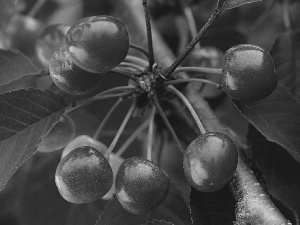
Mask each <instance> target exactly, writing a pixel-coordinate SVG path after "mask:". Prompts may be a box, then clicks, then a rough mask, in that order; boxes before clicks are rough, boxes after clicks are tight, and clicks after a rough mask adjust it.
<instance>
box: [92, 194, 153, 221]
mask: <svg viewBox="0 0 300 225" xmlns="http://www.w3.org/2000/svg"><path fill="white" fill-rule="evenodd" d="M147 219H148V215H147V214H142V215H134V214H131V213H129V212H127V211H126V210H125V209H123V207H122V205H121V204H120V203H119V202H118V200H117V199H116V198H114V199H113V200H111V201H110V202H109V203H108V204H107V206H106V208H105V210H104V211H103V213H102V214H101V215H100V217H99V219H98V220H97V222H96V224H95V225H120V224H122V225H138V224H143V223H146V221H147Z"/></svg>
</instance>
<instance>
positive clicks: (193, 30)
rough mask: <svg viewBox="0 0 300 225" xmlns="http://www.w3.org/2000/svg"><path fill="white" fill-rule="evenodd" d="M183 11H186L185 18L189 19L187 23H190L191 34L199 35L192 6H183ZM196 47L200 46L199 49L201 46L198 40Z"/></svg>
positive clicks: (193, 35)
mask: <svg viewBox="0 0 300 225" xmlns="http://www.w3.org/2000/svg"><path fill="white" fill-rule="evenodd" d="M183 13H184V16H185V18H186V20H187V23H188V25H189V30H190V33H191V36H192V37H195V36H196V35H197V32H198V29H197V25H196V22H195V18H194V15H193V11H192V9H191V7H190V6H188V5H184V6H183ZM195 48H198V49H200V48H201V45H200V42H198V43H197V44H196V45H195Z"/></svg>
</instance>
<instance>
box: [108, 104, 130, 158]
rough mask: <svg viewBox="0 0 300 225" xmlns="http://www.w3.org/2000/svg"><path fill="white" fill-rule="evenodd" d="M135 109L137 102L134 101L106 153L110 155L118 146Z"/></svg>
mask: <svg viewBox="0 0 300 225" xmlns="http://www.w3.org/2000/svg"><path fill="white" fill-rule="evenodd" d="M134 109H135V102H133V104H132V105H131V107H130V109H129V110H128V112H127V114H126V116H125V118H124V120H123V122H122V124H121V126H120V128H119V130H118V132H117V134H116V136H115V137H114V139H113V141H112V142H111V144H110V146H109V147H108V149H107V151H106V153H105V154H106V155H109V154H110V153H111V152H112V150H113V149H114V147H115V146H116V144H117V142H118V140H119V138H120V136H121V134H122V132H123V131H124V128H125V126H126V125H127V123H128V121H129V119H130V118H131V116H132V113H133V111H134Z"/></svg>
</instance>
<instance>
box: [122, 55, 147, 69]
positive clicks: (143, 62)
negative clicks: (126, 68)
mask: <svg viewBox="0 0 300 225" xmlns="http://www.w3.org/2000/svg"><path fill="white" fill-rule="evenodd" d="M125 61H129V62H133V63H136V64H138V65H140V66H144V67H147V66H148V64H147V61H146V60H144V59H141V58H139V57H136V56H133V55H127V56H126V58H125Z"/></svg>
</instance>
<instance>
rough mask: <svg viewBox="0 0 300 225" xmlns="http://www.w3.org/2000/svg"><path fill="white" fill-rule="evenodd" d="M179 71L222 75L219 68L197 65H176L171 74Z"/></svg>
mask: <svg viewBox="0 0 300 225" xmlns="http://www.w3.org/2000/svg"><path fill="white" fill-rule="evenodd" d="M181 72H196V73H209V74H218V75H223V73H222V69H221V68H207V67H198V66H186V67H178V68H176V69H175V71H174V73H172V75H173V74H175V73H181Z"/></svg>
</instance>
